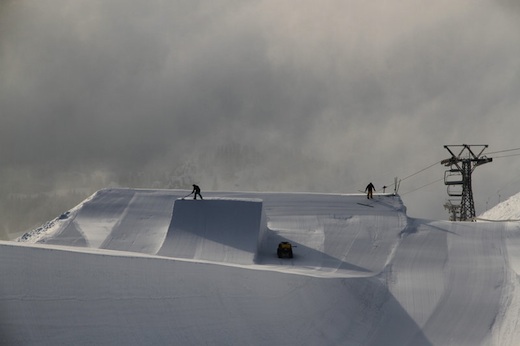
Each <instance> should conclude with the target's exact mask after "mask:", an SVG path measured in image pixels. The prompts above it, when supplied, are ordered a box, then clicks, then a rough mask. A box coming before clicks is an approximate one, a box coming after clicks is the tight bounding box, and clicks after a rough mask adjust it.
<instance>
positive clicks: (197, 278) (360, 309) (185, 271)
mask: <svg viewBox="0 0 520 346" xmlns="http://www.w3.org/2000/svg"><path fill="white" fill-rule="evenodd" d="M188 192H189V191H183V190H135V189H106V190H100V191H98V192H97V193H96V194H94V195H93V196H91V197H90V198H89V199H87V200H85V201H84V202H83V203H81V204H80V205H78V206H77V207H75V208H73V209H71V210H69V211H68V212H66V213H63V214H62V215H60V216H59V217H57V218H56V219H55V220H52V221H50V222H48V223H47V224H46V225H44V226H42V227H41V228H40V229H38V230H35V231H33V232H31V233H29V234H26V235H24V236H23V237H21V238H20V239H19V241H18V242H0V268H1V269H0V270H1V272H0V273H1V274H2V278H4V279H3V280H2V284H1V285H0V311H1V315H0V344H7V345H10V344H13V345H15V344H16V345H17V344H24V345H26V344H45V345H47V344H48V345H54V344H76V345H82V344H84V345H91V344H96V345H109V344H110V345H112V344H127V345H143V344H146V345H166V344H167V345H172V344H173V345H177V344H180V345H200V344H216V345H238V344H248V345H272V344H284V345H318V344H319V345H517V344H518V343H517V341H518V340H520V326H519V321H520V281H519V280H518V275H519V273H520V223H517V222H478V223H472V222H449V221H429V220H418V219H411V218H408V217H407V215H406V208H405V206H404V205H403V203H402V201H401V199H400V198H399V196H393V195H377V196H375V197H374V199H371V200H367V199H366V197H365V196H364V195H362V194H358V195H338V194H310V193H252V192H212V193H203V194H204V197H205V200H203V201H201V200H197V201H194V200H192V199H182V197H184V196H185V195H186V194H187V193H188ZM281 241H289V242H291V243H292V244H293V245H294V246H295V247H294V258H292V259H279V258H278V257H277V256H276V248H277V245H278V243H279V242H281Z"/></svg>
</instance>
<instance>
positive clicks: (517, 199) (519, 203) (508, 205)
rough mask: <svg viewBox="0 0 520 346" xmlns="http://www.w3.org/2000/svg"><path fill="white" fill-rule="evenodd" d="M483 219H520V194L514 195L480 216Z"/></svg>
mask: <svg viewBox="0 0 520 346" xmlns="http://www.w3.org/2000/svg"><path fill="white" fill-rule="evenodd" d="M479 218H480V219H483V220H490V221H496V220H511V221H520V194H516V195H513V196H511V197H509V198H508V199H507V200H505V201H503V202H502V203H499V204H497V205H496V206H494V207H493V208H491V209H489V210H488V211H486V212H484V213H482V214H481V215H480V216H479Z"/></svg>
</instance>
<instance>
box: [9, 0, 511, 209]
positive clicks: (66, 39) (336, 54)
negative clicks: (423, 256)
mask: <svg viewBox="0 0 520 346" xmlns="http://www.w3.org/2000/svg"><path fill="white" fill-rule="evenodd" d="M519 14H520V8H519V7H518V6H517V5H515V2H513V1H484V0H482V1H481V0H479V1H462V0H458V1H452V0H451V1H433V2H432V1H411V0H404V1H398V2H388V1H382V0H381V1H343V0H337V1H334V0H322V1H313V0H308V1H289V0H286V1H283V0H276V1H245V0H240V1H236V0H235V1H232V0H229V1H220V0H218V1H195V0H189V1H127V0H119V1H118V0H111V1H95V0H76V1H68V0H38V1H28V0H17V1H3V2H2V3H1V4H0V112H1V126H0V162H1V165H2V167H3V168H4V169H5V168H6V167H7V168H9V169H11V170H14V171H16V169H18V168H20V169H29V170H31V171H33V172H36V173H35V174H34V175H33V176H32V177H37V178H36V179H39V178H41V179H44V178H45V179H50V178H49V177H56V179H58V178H57V177H58V176H59V175H60V173H59V172H63V171H77V170H80V171H82V172H85V171H89V170H91V171H92V172H98V171H100V170H103V171H107V172H118V173H116V174H120V172H126V171H138V170H144V171H146V170H147V168H150V169H151V167H153V169H158V170H160V169H164V170H172V169H175V166H176V165H179V164H182V163H183V162H184V160H185V159H186V157H188V156H192V157H197V156H198V155H201V153H209V155H211V153H212V150H214V148H216V147H218V146H221V145H224V144H225V143H229V142H234V143H241V144H243V145H246V146H250V147H254V148H256V149H257V150H258V151H259V152H260V153H261V154H262V156H261V157H262V159H261V160H259V161H258V162H256V165H257V168H258V170H257V173H255V176H252V177H251V181H248V179H247V178H245V177H240V179H239V180H240V184H235V185H234V186H233V185H230V184H229V181H228V180H229V179H228V180H226V177H222V176H219V177H217V178H216V177H215V176H214V175H215V174H218V173H216V172H221V171H219V170H215V171H213V172H206V174H205V173H204V172H202V173H199V174H198V176H197V178H198V179H197V180H198V182H199V183H201V185H203V186H209V185H210V184H211V183H212V182H213V181H215V179H222V180H223V181H227V183H222V184H220V185H219V186H220V187H221V188H237V189H242V190H248V189H250V188H251V186H252V185H253V183H254V184H255V186H256V188H264V187H272V188H274V189H282V190H293V191H294V190H295V191H306V190H312V191H316V190H318V191H321V192H333V191H337V192H347V193H348V192H357V191H358V190H360V189H361V190H362V189H364V186H365V185H366V184H367V183H368V182H369V181H373V182H374V184H375V185H376V189H379V188H380V187H381V186H382V185H383V184H390V183H392V182H393V177H394V176H400V177H405V176H407V175H409V174H412V173H414V172H416V171H418V170H420V169H422V168H424V167H426V166H428V165H430V164H432V163H434V162H435V161H439V160H441V159H443V158H445V157H447V156H448V153H447V151H446V150H445V149H444V148H443V145H445V144H462V143H467V144H489V145H490V147H489V149H488V151H490V152H493V151H498V150H502V149H509V148H517V147H520V141H519V140H518V139H517V137H518V135H517V133H518V131H519V129H520V117H519V116H518V110H519V109H520V98H519V97H518V95H519V94H520V59H519V56H520V15H519ZM226 164H228V163H226ZM42 167H44V168H45V177H41V176H40V174H38V172H40V171H41V169H42ZM519 168H520V157H512V158H511V159H510V160H508V159H505V158H502V159H496V160H495V162H493V163H492V164H490V165H486V166H483V167H479V168H478V169H477V170H476V172H475V174H474V178H473V183H474V187H475V190H474V193H475V198H476V200H477V207H478V208H480V210H478V211H480V212H482V211H483V208H484V207H485V204H486V203H487V204H496V202H497V201H498V197H497V196H498V195H499V192H498V191H499V190H500V189H503V190H504V192H503V193H502V194H501V197H500V198H502V199H503V198H504V197H505V196H506V195H507V194H509V195H511V194H514V193H517V192H519V191H520V183H519V181H518V172H519ZM274 171H276V172H278V174H273V172H274ZM443 171H444V169H443V167H442V166H440V165H439V167H435V168H432V169H430V170H428V171H427V172H425V173H423V174H421V175H418V176H417V177H414V178H413V179H409V180H406V181H403V183H402V185H401V192H403V199H404V200H405V203H406V204H407V205H408V209H409V213H410V215H411V216H417V217H426V218H445V217H447V213H446V212H445V211H444V210H443V208H442V204H443V203H444V200H445V199H446V192H445V187H444V185H443V184H442V182H440V183H437V184H433V185H431V186H428V187H427V188H424V189H421V190H418V191H417V192H413V193H406V192H407V191H412V190H414V189H416V188H418V187H420V186H422V185H424V184H427V183H429V182H432V181H435V180H436V179H439V178H441V177H442V175H443ZM228 178H229V177H228ZM259 181H263V184H262V183H259ZM6 183H7V184H8V182H6ZM69 183H71V184H74V181H72V182H69ZM248 183H250V184H248ZM506 190H507V192H506ZM490 206H491V205H489V207H490Z"/></svg>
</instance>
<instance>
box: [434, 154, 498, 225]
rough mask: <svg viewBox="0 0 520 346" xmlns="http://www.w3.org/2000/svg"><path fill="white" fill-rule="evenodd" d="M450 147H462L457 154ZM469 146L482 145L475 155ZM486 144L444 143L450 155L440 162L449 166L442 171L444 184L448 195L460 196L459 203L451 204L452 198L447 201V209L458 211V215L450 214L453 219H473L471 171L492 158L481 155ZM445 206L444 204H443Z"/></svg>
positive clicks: (473, 205)
mask: <svg viewBox="0 0 520 346" xmlns="http://www.w3.org/2000/svg"><path fill="white" fill-rule="evenodd" d="M450 147H462V149H461V150H460V152H459V153H458V155H455V154H454V152H453V151H452V150H451V149H450ZM471 147H482V149H481V150H480V152H479V153H478V154H477V155H475V153H474V152H473V151H472V150H471ZM487 147H488V146H487V145H467V144H462V145H445V146H444V148H446V150H448V151H449V153H450V154H451V157H450V158H449V159H446V160H442V161H441V164H443V165H445V166H446V167H450V169H449V170H447V171H446V172H445V173H444V184H445V185H447V191H448V195H449V196H451V197H457V198H458V197H460V205H456V204H453V200H452V201H450V203H449V207H447V208H449V210H450V211H451V212H452V213H455V212H457V211H458V212H459V215H458V217H457V215H456V214H455V216H452V218H453V219H455V220H454V221H456V220H458V221H473V220H474V218H475V203H474V201H473V191H472V188H471V173H473V171H474V170H475V168H476V167H477V166H480V165H483V164H485V163H488V162H491V161H492V160H493V159H492V158H487V157H486V156H481V155H482V152H483V151H484V150H485V149H486V148H487ZM445 207H446V205H445Z"/></svg>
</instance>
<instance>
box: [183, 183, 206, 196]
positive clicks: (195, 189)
mask: <svg viewBox="0 0 520 346" xmlns="http://www.w3.org/2000/svg"><path fill="white" fill-rule="evenodd" d="M192 193H195V195H193V199H197V195H199V197H200V199H204V198H202V195H201V194H200V187H199V186H198V185H195V184H193V191H191V193H190V194H189V195H187V196H184V197H182V199H185V198H186V197H188V196H190V195H191V194H192Z"/></svg>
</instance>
